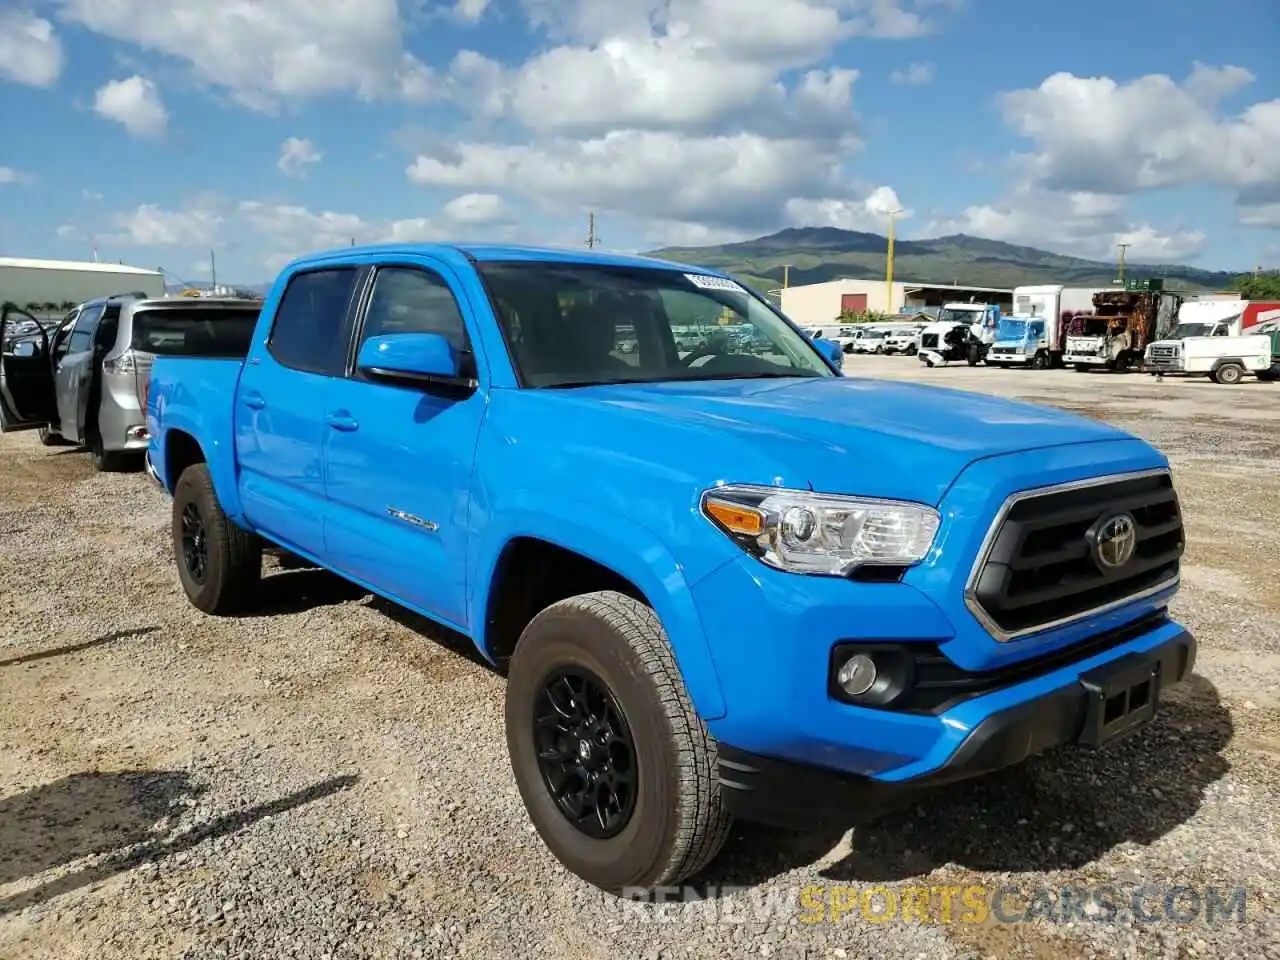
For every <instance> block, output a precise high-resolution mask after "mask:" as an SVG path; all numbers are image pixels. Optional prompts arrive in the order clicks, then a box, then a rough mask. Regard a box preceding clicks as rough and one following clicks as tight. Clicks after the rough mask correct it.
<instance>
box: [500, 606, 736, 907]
mask: <svg viewBox="0 0 1280 960" xmlns="http://www.w3.org/2000/svg"><path fill="white" fill-rule="evenodd" d="M593 691H594V692H593ZM506 728H507V749H508V751H509V753H510V756H511V765H512V769H513V770H514V773H515V778H516V784H517V786H518V787H519V789H520V795H521V797H522V798H523V800H524V804H525V808H526V810H528V812H529V817H530V819H532V821H533V824H534V827H535V828H536V829H537V831H538V834H539V835H540V836H541V837H542V840H543V842H544V843H545V844H546V845H547V847H548V849H550V851H551V852H552V854H554V855H555V857H556V858H557V859H558V860H559V861H560V862H561V863H562V864H564V865H565V867H567V868H568V869H569V870H570V871H572V872H573V873H574V874H576V875H577V876H579V877H581V878H582V879H583V880H585V881H587V882H588V883H590V884H593V885H594V886H596V887H599V888H600V889H602V890H606V891H610V892H614V893H618V892H621V891H622V890H623V889H624V888H626V887H644V888H649V887H654V886H660V885H665V884H674V883H679V882H680V881H681V880H683V879H685V878H686V877H689V876H692V875H693V874H696V873H697V872H698V871H700V870H702V869H703V868H704V867H705V866H706V865H707V864H708V863H710V862H711V860H712V859H713V858H714V857H715V856H716V854H717V853H719V851H720V849H721V847H723V846H724V842H725V839H726V838H727V837H728V832H729V825H730V822H731V821H730V817H729V814H728V812H727V810H726V809H725V807H724V804H723V802H722V800H721V797H720V785H719V782H718V780H717V778H716V744H715V741H714V740H713V739H712V738H711V736H710V735H709V734H708V733H707V730H706V727H705V725H704V724H703V723H702V720H701V719H700V718H699V717H698V715H697V713H695V712H694V709H693V705H692V703H691V702H690V700H689V696H688V693H687V691H686V690H685V686H684V681H683V680H682V679H681V676H680V672H679V669H678V668H677V667H676V663H675V658H674V657H673V655H672V652H671V648H670V645H669V644H668V641H667V637H666V634H665V632H664V631H663V629H662V625H661V624H660V623H659V622H658V618H657V616H656V615H655V614H654V612H653V610H652V609H650V608H649V607H648V606H646V605H645V604H643V603H641V602H639V601H637V600H633V599H631V598H630V597H627V596H624V595H623V594H621V593H616V592H613V591H601V592H597V593H589V594H583V595H581V596H577V597H571V598H569V599H568V600H562V601H560V602H559V603H555V604H552V605H551V606H550V607H548V608H547V609H545V610H543V611H542V612H541V613H539V614H538V615H537V616H536V617H534V618H533V621H532V622H531V623H530V624H529V626H528V627H526V628H525V631H524V633H523V634H522V635H521V637H520V641H519V643H518V644H517V645H516V649H515V654H514V655H513V657H512V659H511V669H510V678H509V680H508V683H507V700H506ZM628 758H629V759H628ZM557 787H558V788H559V789H558V791H557V789H556V788H557ZM571 811H576V812H582V811H586V812H587V813H588V814H589V816H588V817H587V818H585V819H578V818H577V816H576V814H574V813H571ZM590 815H594V818H593V816H590ZM593 824H594V826H593Z"/></svg>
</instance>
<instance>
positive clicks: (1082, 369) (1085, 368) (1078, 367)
mask: <svg viewBox="0 0 1280 960" xmlns="http://www.w3.org/2000/svg"><path fill="white" fill-rule="evenodd" d="M1072 369H1074V370H1075V372H1076V373H1088V372H1089V365H1088V364H1087V363H1077V364H1074V365H1073V367H1072Z"/></svg>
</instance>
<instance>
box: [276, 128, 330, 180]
mask: <svg viewBox="0 0 1280 960" xmlns="http://www.w3.org/2000/svg"><path fill="white" fill-rule="evenodd" d="M323 159H324V153H323V152H322V151H320V150H318V149H317V148H316V145H315V144H314V143H312V142H311V141H310V140H306V139H302V138H299V137H289V138H288V139H287V140H285V141H284V143H282V144H280V159H279V160H277V161H276V166H277V167H279V168H280V171H281V172H282V173H283V174H284V175H285V176H287V177H293V176H306V172H307V170H306V168H307V167H309V166H312V165H313V164H317V163H319V162H320V161H321V160H323Z"/></svg>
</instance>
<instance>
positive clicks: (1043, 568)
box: [965, 470, 1183, 641]
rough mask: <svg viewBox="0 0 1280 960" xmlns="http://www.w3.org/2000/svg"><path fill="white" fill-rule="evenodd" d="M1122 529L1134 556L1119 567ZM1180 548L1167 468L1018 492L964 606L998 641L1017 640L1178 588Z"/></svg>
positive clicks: (998, 523)
mask: <svg viewBox="0 0 1280 960" xmlns="http://www.w3.org/2000/svg"><path fill="white" fill-rule="evenodd" d="M1118 518H1119V519H1118ZM1125 518H1127V520H1126V519H1125ZM1117 519H1118V525H1117V526H1115V527H1112V528H1111V529H1110V530H1107V529H1106V528H1107V527H1108V525H1109V524H1111V522H1112V521H1116V520H1117ZM1126 527H1128V528H1129V529H1130V530H1131V532H1132V534H1133V537H1132V539H1133V548H1132V555H1131V556H1130V557H1129V558H1128V559H1126V560H1123V561H1122V562H1119V563H1115V562H1114V561H1115V560H1116V558H1117V553H1116V552H1114V550H1112V549H1109V547H1110V548H1113V547H1115V546H1117V544H1116V543H1115V542H1113V540H1112V538H1111V537H1109V536H1108V533H1110V534H1115V533H1123V532H1124V530H1125V529H1126ZM1121 539H1123V537H1122V538H1121ZM1182 550H1183V530H1182V514H1181V511H1180V510H1179V508H1178V497H1177V494H1176V493H1175V492H1174V489H1173V480H1172V478H1171V477H1170V475H1169V472H1168V471H1167V470H1158V471H1150V472H1146V473H1139V474H1129V475H1126V476H1120V477H1107V478H1102V479H1099V480H1090V481H1085V482H1081V483H1072V484H1066V485H1063V486H1059V487H1050V488H1047V489H1042V490H1032V491H1027V492H1024V493H1017V494H1014V495H1013V496H1011V497H1010V498H1009V499H1008V500H1007V501H1005V504H1004V507H1003V508H1002V509H1001V511H1000V513H999V515H998V516H997V517H996V520H995V522H994V523H993V524H992V526H991V529H990V531H989V532H988V534H987V538H986V541H985V543H984V544H983V548H982V550H981V551H979V554H978V558H977V560H976V562H975V563H974V567H973V572H972V575H971V576H970V578H969V583H968V584H967V586H966V589H965V603H966V605H967V606H968V607H969V609H970V611H971V612H972V613H973V614H974V616H975V617H977V618H978V620H979V621H981V622H982V624H983V625H984V626H985V627H986V628H987V629H988V630H989V631H990V632H991V634H992V636H994V637H995V638H996V639H997V640H1001V641H1008V640H1014V639H1017V638H1018V637H1021V636H1025V635H1026V634H1030V633H1036V632H1039V631H1041V630H1047V629H1050V628H1053V627H1058V626H1063V625H1065V624H1067V623H1071V622H1074V621H1076V620H1080V619H1083V618H1085V617H1087V616H1090V615H1095V614H1100V613H1103V612H1105V611H1107V610H1111V609H1113V608H1116V607H1119V606H1121V605H1123V604H1125V603H1128V602H1129V601H1131V600H1135V599H1138V598H1140V597H1143V596H1149V595H1151V594H1154V593H1158V592H1160V591H1161V590H1165V589H1167V588H1168V587H1171V586H1173V585H1174V584H1175V583H1177V580H1178V573H1179V562H1180V560H1181V557H1182ZM1121 552H1123V551H1121ZM1109 561H1110V562H1109Z"/></svg>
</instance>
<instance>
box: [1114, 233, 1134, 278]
mask: <svg viewBox="0 0 1280 960" xmlns="http://www.w3.org/2000/svg"><path fill="white" fill-rule="evenodd" d="M1116 246H1117V247H1119V248H1120V283H1121V284H1123V283H1124V255H1125V251H1126V250H1128V249H1129V248H1130V247H1132V246H1133V244H1132V243H1117V244H1116Z"/></svg>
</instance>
